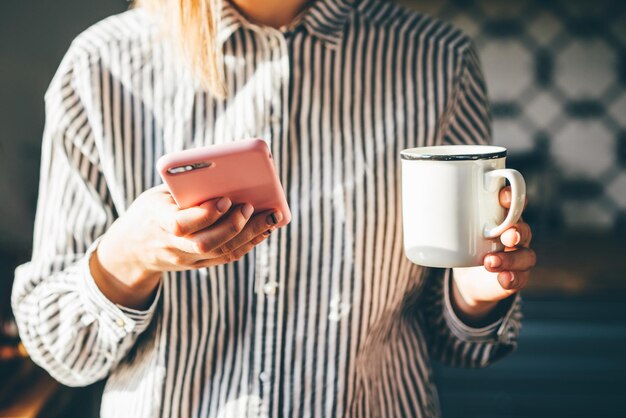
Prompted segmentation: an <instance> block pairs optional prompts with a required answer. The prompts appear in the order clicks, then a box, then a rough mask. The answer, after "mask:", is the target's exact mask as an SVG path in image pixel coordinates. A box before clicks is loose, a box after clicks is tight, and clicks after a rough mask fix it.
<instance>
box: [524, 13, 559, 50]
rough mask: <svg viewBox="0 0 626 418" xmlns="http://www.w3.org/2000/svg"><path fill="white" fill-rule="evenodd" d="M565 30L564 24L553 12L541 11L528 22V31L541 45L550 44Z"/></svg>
mask: <svg viewBox="0 0 626 418" xmlns="http://www.w3.org/2000/svg"><path fill="white" fill-rule="evenodd" d="M562 30H563V25H562V24H561V22H560V21H559V19H557V18H556V17H555V16H554V15H553V14H552V13H551V12H548V11H541V12H540V13H538V14H537V16H535V17H534V18H533V20H532V21H531V22H530V23H529V24H528V26H527V31H528V34H529V35H530V36H532V37H533V39H534V40H535V41H537V43H538V44H539V45H543V46H545V45H547V44H549V43H550V42H551V41H552V40H553V39H554V38H555V37H556V35H557V34H559V33H560V32H561V31H562Z"/></svg>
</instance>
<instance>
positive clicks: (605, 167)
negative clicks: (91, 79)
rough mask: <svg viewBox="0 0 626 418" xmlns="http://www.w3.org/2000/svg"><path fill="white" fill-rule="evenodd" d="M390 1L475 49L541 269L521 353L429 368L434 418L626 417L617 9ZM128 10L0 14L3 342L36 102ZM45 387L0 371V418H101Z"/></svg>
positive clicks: (37, 375)
mask: <svg viewBox="0 0 626 418" xmlns="http://www.w3.org/2000/svg"><path fill="white" fill-rule="evenodd" d="M399 2H400V3H402V4H404V5H406V6H408V7H411V8H414V9H417V10H421V11H424V12H426V13H429V14H432V15H435V16H439V17H442V18H443V19H444V20H447V21H450V22H452V23H453V24H455V25H456V26H458V27H460V28H462V29H463V30H465V31H466V32H467V33H468V34H469V35H470V36H471V37H472V38H473V39H474V41H475V43H476V46H477V48H478V51H479V53H480V56H481V59H482V61H483V66H484V70H485V75H486V78H487V84H488V86H489V90H490V97H491V99H492V103H493V113H494V142H495V143H496V144H500V145H504V146H506V147H507V148H509V150H510V158H509V160H508V165H509V166H512V167H514V168H517V169H519V170H520V171H521V172H522V173H523V174H524V176H525V177H526V179H527V183H528V191H529V197H530V204H529V208H528V210H527V213H526V214H525V217H526V220H527V221H528V222H529V223H530V224H531V226H532V227H533V230H534V233H535V241H534V242H535V243H534V247H535V249H536V250H537V253H538V257H539V264H538V267H537V268H536V269H535V273H534V275H533V280H532V284H531V285H530V286H529V289H528V290H527V291H525V292H524V299H525V321H524V328H523V330H522V334H521V337H520V342H519V349H518V350H517V352H515V353H514V354H513V355H512V356H510V357H508V358H507V359H506V360H504V361H502V362H500V363H497V364H496V365H494V366H492V367H489V368H487V369H484V370H456V369H448V368H442V367H438V368H437V379H438V380H439V383H440V390H441V392H440V396H441V402H442V408H443V411H444V417H447V418H452V417H481V418H482V417H485V418H489V417H493V418H495V417H613V416H615V417H618V416H619V417H623V416H626V245H625V244H624V239H623V236H624V233H625V232H626V2H623V1H617V0H616V1H609V0H595V1H583V0H578V1H576V0H574V1H572V0H570V1H567V0H561V1H557V0H553V1H540V0H516V1H501V0H500V1H499V0H474V1H471V0H463V1H461V0H457V1H450V0H448V1H443V0H440V1H436V0H402V1H399ZM127 6H128V4H127V3H126V2H125V1H123V0H98V1H92V2H86V1H78V0H57V1H44V0H39V1H5V2H2V5H0V196H2V197H3V198H2V200H1V203H0V325H2V328H0V346H2V344H5V345H10V344H13V345H14V344H15V343H16V339H15V329H14V326H13V325H12V322H11V320H10V318H11V314H10V304H9V298H10V289H11V282H12V276H13V269H14V268H15V266H17V265H18V264H20V263H23V262H25V261H26V260H28V258H29V257H30V251H31V240H32V223H33V218H34V213H35V204H36V197H37V181H38V175H39V157H40V156H39V154H40V141H41V134H42V130H43V123H44V111H43V110H44V108H43V94H44V91H45V89H46V87H47V85H48V83H49V82H50V79H51V78H52V76H53V74H54V72H55V70H56V68H57V66H58V64H59V62H60V60H61V57H62V56H63V54H64V52H65V51H66V50H67V48H68V46H69V43H70V42H71V40H72V39H73V38H74V37H75V36H76V35H77V34H78V33H80V32H81V31H82V30H84V29H85V28H87V27H88V26H89V25H91V24H93V23H95V22H96V21H98V20H100V19H102V18H103V17H106V16H108V15H110V14H113V13H117V12H121V11H123V10H125V9H126V8H127ZM16 376H17V377H16ZM42 379H43V380H45V373H43V372H41V371H39V370H38V369H36V368H34V367H33V366H32V365H30V364H29V363H28V362H27V361H25V360H19V361H18V360H12V361H4V360H0V416H3V415H2V413H3V412H2V411H5V408H7V407H10V404H11V403H12V402H13V403H16V402H18V401H19V400H20V399H23V398H24V396H25V395H24V394H26V393H27V392H29V390H31V391H35V392H36V391H37V390H39V391H41V393H45V394H46V395H45V397H44V396H39V397H38V398H39V399H41V398H44V401H45V402H44V403H47V406H44V407H43V411H44V412H42V413H40V415H41V416H46V417H48V416H50V417H54V416H64V417H70V416H77V417H88V416H97V408H98V399H99V391H100V390H101V387H102V384H97V385H94V386H93V387H90V388H83V389H70V388H64V387H59V386H56V385H54V384H47V385H46V384H43V383H41V384H40V383H39V382H41V381H43V380H42ZM38 385H39V386H38ZM41 388H44V389H45V388H47V389H46V390H44V389H41ZM24 402H26V403H29V402H28V401H24ZM30 403H31V404H35V403H36V402H34V401H32V402H30Z"/></svg>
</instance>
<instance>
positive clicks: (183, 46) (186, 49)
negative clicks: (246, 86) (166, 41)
mask: <svg viewBox="0 0 626 418" xmlns="http://www.w3.org/2000/svg"><path fill="white" fill-rule="evenodd" d="M220 1H224V0H135V1H134V3H133V7H142V8H144V9H146V10H147V11H148V12H151V13H152V14H153V15H155V16H156V17H157V18H158V19H159V20H162V22H163V25H164V29H165V31H166V33H167V34H168V35H169V36H170V37H171V39H172V40H173V41H174V45H176V46H177V47H178V49H179V50H180V52H181V54H182V57H183V59H184V60H185V61H186V62H187V64H188V66H189V68H190V69H191V71H192V72H193V74H194V76H195V77H196V78H197V79H198V81H199V82H200V84H201V85H202V86H203V87H204V88H205V89H207V90H209V91H210V92H211V93H213V94H214V95H216V96H218V97H222V98H223V97H225V96H226V85H225V83H224V70H223V61H222V51H221V47H218V43H217V36H216V32H217V26H218V22H219V14H220V12H219V10H220V6H221V2H220Z"/></svg>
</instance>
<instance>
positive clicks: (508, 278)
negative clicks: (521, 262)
mask: <svg viewBox="0 0 626 418" xmlns="http://www.w3.org/2000/svg"><path fill="white" fill-rule="evenodd" d="M529 277H530V273H529V272H527V271H502V272H500V273H498V283H500V286H501V287H502V288H503V289H504V290H507V291H510V292H511V293H513V292H518V291H520V290H522V289H523V288H525V287H526V285H527V284H528V278H529Z"/></svg>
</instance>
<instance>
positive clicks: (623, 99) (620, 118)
mask: <svg viewBox="0 0 626 418" xmlns="http://www.w3.org/2000/svg"><path fill="white" fill-rule="evenodd" d="M609 115H611V116H612V117H613V119H614V120H615V122H616V123H617V124H618V125H620V126H626V93H622V94H621V96H620V97H619V98H618V99H617V100H616V101H614V102H613V103H611V105H610V106H609Z"/></svg>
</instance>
